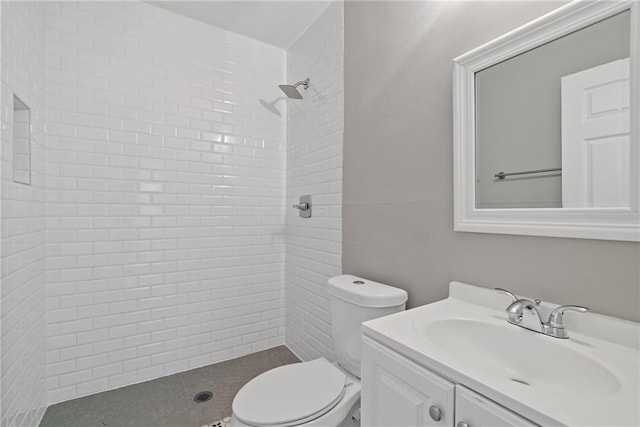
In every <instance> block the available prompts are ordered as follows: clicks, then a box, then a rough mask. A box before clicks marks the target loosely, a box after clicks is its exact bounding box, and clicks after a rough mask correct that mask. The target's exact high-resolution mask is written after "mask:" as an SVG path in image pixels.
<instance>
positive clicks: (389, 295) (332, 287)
mask: <svg viewBox="0 0 640 427" xmlns="http://www.w3.org/2000/svg"><path fill="white" fill-rule="evenodd" d="M329 293H330V294H331V295H333V296H334V297H336V298H339V299H341V300H344V301H347V302H350V303H352V304H355V305H359V306H362V307H395V306H398V305H400V304H404V303H405V302H406V301H407V292H406V291H405V290H404V289H399V288H394V287H393V286H389V285H383V284H382V283H378V282H374V281H373V280H368V279H363V278H362V277H357V276H352V275H350V274H343V275H341V276H335V277H332V278H330V279H329Z"/></svg>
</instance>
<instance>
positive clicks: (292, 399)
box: [231, 275, 407, 427]
mask: <svg viewBox="0 0 640 427" xmlns="http://www.w3.org/2000/svg"><path fill="white" fill-rule="evenodd" d="M328 290H329V294H330V303H331V330H332V336H333V339H334V356H335V358H336V362H335V363H331V362H329V361H328V360H327V359H325V358H319V359H315V360H312V361H310V362H302V363H293V364H290V365H285V366H281V367H278V368H274V369H271V370H270V371H267V372H265V373H263V374H261V375H258V376H257V377H256V378H254V379H252V380H251V381H249V382H248V383H247V384H245V385H244V387H242V388H241V389H240V391H239V392H238V394H237V395H236V396H235V398H234V400H233V405H232V406H233V414H232V416H231V426H232V427H289V426H315V427H320V426H323V427H325V426H326V427H338V426H341V427H347V426H349V425H350V424H351V423H354V422H355V420H357V419H358V418H359V406H360V390H361V388H360V345H361V344H360V340H361V337H360V325H361V324H362V322H364V321H366V320H371V319H374V318H377V317H381V316H385V315H388V314H392V313H396V312H399V311H402V310H404V308H405V304H406V301H407V293H406V292H405V291H404V290H402V289H398V288H394V287H391V286H388V285H383V284H381V283H376V282H373V281H371V280H366V279H362V278H360V277H355V276H351V275H342V276H337V277H333V278H331V279H329V286H328ZM351 425H358V423H355V424H351Z"/></svg>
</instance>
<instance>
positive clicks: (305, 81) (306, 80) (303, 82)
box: [293, 77, 309, 90]
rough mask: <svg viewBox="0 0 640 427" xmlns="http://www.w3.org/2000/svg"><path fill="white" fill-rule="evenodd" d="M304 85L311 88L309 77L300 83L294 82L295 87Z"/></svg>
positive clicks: (305, 87)
mask: <svg viewBox="0 0 640 427" xmlns="http://www.w3.org/2000/svg"><path fill="white" fill-rule="evenodd" d="M300 85H302V86H304V89H305V90H307V89H308V88H309V78H308V77H307V78H306V79H304V80H300V81H299V82H298V83H296V84H294V85H293V87H294V88H295V87H298V86H300Z"/></svg>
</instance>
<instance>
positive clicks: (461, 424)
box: [456, 421, 469, 427]
mask: <svg viewBox="0 0 640 427" xmlns="http://www.w3.org/2000/svg"><path fill="white" fill-rule="evenodd" d="M456 427H469V424H467V423H465V422H464V421H460V422H459V423H458V424H456Z"/></svg>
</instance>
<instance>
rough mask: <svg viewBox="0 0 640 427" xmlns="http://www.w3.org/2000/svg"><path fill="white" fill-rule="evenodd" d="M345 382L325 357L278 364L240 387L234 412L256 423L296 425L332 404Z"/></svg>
mask: <svg viewBox="0 0 640 427" xmlns="http://www.w3.org/2000/svg"><path fill="white" fill-rule="evenodd" d="M345 382H346V375H345V374H344V372H342V371H341V370H340V369H338V368H336V367H335V366H333V365H332V364H331V363H330V362H329V361H328V360H327V359H325V358H320V359H316V360H313V361H311V362H304V363H294V364H291V365H286V366H281V367H279V368H275V369H271V370H270V371H267V372H265V373H263V374H261V375H258V376H257V377H256V378H254V379H252V380H251V381H249V382H248V383H247V384H246V385H245V386H244V387H242V388H241V389H240V391H239V392H238V394H237V395H236V397H235V398H234V399H233V413H234V414H235V416H236V417H238V418H239V419H240V420H241V421H243V422H244V423H246V424H251V425H255V426H266V425H295V424H296V421H305V420H310V419H314V415H317V416H320V415H322V414H324V413H325V412H327V411H328V410H330V409H331V408H333V406H335V405H336V403H337V402H339V401H340V399H341V398H342V396H343V394H344V387H345ZM316 418H317V417H316Z"/></svg>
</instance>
